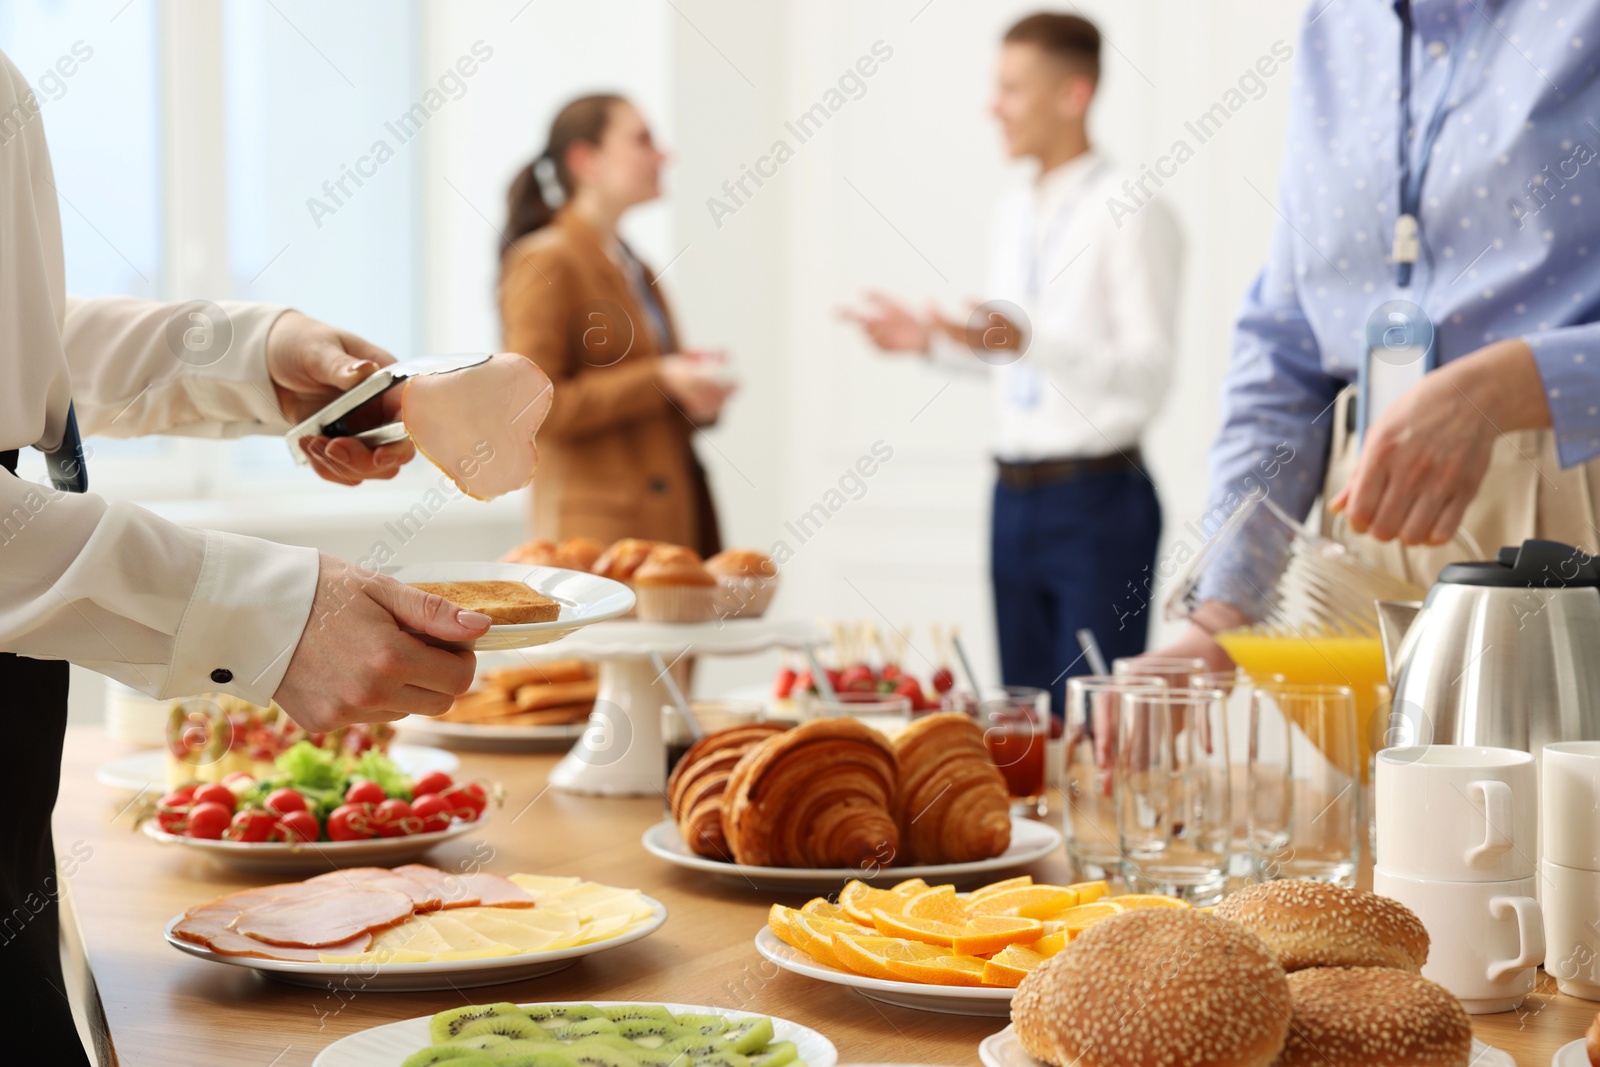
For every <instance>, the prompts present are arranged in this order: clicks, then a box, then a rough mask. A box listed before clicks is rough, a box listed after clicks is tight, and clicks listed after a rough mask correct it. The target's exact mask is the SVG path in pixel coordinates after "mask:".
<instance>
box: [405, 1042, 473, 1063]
mask: <svg viewBox="0 0 1600 1067" xmlns="http://www.w3.org/2000/svg"><path fill="white" fill-rule="evenodd" d="M493 1062H494V1061H493V1060H491V1059H489V1058H488V1057H487V1056H486V1055H484V1054H483V1053H482V1052H480V1051H478V1050H477V1049H472V1048H467V1047H466V1046H464V1045H454V1044H452V1045H434V1046H433V1047H432V1048H425V1049H423V1050H422V1051H421V1052H413V1053H412V1054H411V1055H409V1056H407V1057H406V1058H405V1059H404V1060H403V1061H401V1064H400V1067H433V1065H434V1064H436V1063H454V1064H458V1065H461V1067H467V1065H471V1067H478V1065H481V1064H489V1063H493Z"/></svg>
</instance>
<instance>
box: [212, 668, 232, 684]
mask: <svg viewBox="0 0 1600 1067" xmlns="http://www.w3.org/2000/svg"><path fill="white" fill-rule="evenodd" d="M211 680H212V681H213V682H216V683H217V684H218V685H227V684H228V683H229V682H231V681H233V672H232V671H230V670H229V669H228V668H226V667H218V668H217V669H216V670H214V671H212V672H211Z"/></svg>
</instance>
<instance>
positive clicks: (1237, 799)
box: [1189, 667, 1254, 878]
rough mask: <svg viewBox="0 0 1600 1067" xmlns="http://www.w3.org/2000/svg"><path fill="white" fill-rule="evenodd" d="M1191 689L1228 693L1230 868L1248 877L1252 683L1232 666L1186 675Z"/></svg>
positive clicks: (1237, 875) (1234, 872)
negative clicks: (1230, 785)
mask: <svg viewBox="0 0 1600 1067" xmlns="http://www.w3.org/2000/svg"><path fill="white" fill-rule="evenodd" d="M1189 684H1190V686H1192V687H1193V688H1195V689H1220V690H1222V691H1223V692H1224V693H1226V694H1228V745H1229V748H1230V750H1231V751H1229V753H1228V760H1229V767H1230V772H1231V775H1232V779H1233V860H1232V863H1233V867H1232V871H1231V872H1230V873H1232V874H1233V875H1235V876H1236V877H1239V878H1249V877H1250V876H1251V875H1252V874H1253V873H1254V868H1253V867H1252V866H1251V865H1250V820H1249V813H1250V801H1249V796H1248V790H1249V786H1250V777H1249V774H1248V773H1247V771H1248V767H1249V760H1248V755H1249V753H1248V749H1249V745H1250V694H1251V690H1252V685H1253V683H1252V682H1251V680H1250V676H1249V675H1248V674H1246V673H1245V672H1244V671H1242V670H1240V669H1239V668H1237V667H1235V668H1233V669H1232V670H1227V671H1203V672H1201V673H1199V674H1192V675H1190V676H1189Z"/></svg>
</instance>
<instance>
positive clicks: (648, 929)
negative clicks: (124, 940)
mask: <svg viewBox="0 0 1600 1067" xmlns="http://www.w3.org/2000/svg"><path fill="white" fill-rule="evenodd" d="M644 900H645V903H647V904H649V905H650V907H651V909H652V914H651V916H650V918H648V919H646V920H645V921H644V922H642V923H640V924H639V925H637V926H635V927H633V928H632V929H630V930H627V931H625V932H624V933H620V934H617V935H616V936H615V937H608V938H606V939H605V940H603V941H592V942H590V943H589V944H586V945H572V946H569V947H567V948H558V949H552V950H551V951H549V952H524V953H521V954H519V955H515V956H490V957H487V958H484V959H472V960H438V961H432V962H428V963H306V962H301V961H299V960H269V959H263V958H261V957H259V956H226V955H223V954H222V953H220V952H213V951H212V950H211V949H209V948H206V947H205V946H204V945H197V944H194V943H193V942H190V941H185V940H184V939H183V938H181V937H179V936H178V935H177V934H175V933H173V932H172V928H173V927H175V926H177V925H178V923H180V922H182V921H183V916H182V915H178V916H175V917H174V918H173V920H172V921H171V922H169V923H168V924H167V928H166V937H167V944H169V945H171V946H172V947H173V948H175V949H177V950H178V951H179V952H183V953H187V954H188V955H190V956H194V957H195V958H196V959H202V960H209V961H210V962H212V963H225V964H228V965H230V966H233V967H245V968H248V969H250V970H252V971H259V972H261V973H262V974H264V975H266V976H267V977H269V978H275V979H277V980H278V981H280V982H287V983H288V984H290V985H298V986H311V987H312V988H313V989H344V990H352V991H362V992H366V991H370V992H374V993H381V992H420V991H428V990H437V991H444V990H451V989H453V990H461V989H470V988H472V987H475V986H486V985H500V984H501V983H503V982H520V981H523V980H524V979H527V978H538V977H540V976H542V975H546V974H554V973H555V972H556V971H562V970H565V969H567V968H568V967H571V966H572V965H573V964H574V963H576V962H578V960H580V959H582V958H583V957H585V956H592V955H594V954H595V953H596V952H604V951H606V950H607V949H612V948H617V947H619V946H621V945H626V944H629V943H630V942H634V941H638V940H639V939H640V938H644V937H649V936H650V935H651V934H653V933H655V932H656V931H657V930H659V929H661V924H662V923H665V922H666V921H667V908H666V905H665V904H662V903H661V902H660V901H659V900H654V899H652V898H650V897H645V898H644ZM488 999H491V1000H493V999H497V998H492V997H491V998H488ZM427 1034H428V1026H427V1020H426V1019H424V1020H423V1026H422V1035H423V1036H422V1041H421V1042H420V1043H418V1044H417V1045H415V1046H414V1047H412V1048H410V1049H407V1051H406V1053H405V1054H406V1055H410V1054H411V1053H412V1052H415V1051H417V1049H419V1048H422V1047H423V1046H425V1045H427V1044H428V1037H427ZM317 1062H318V1063H321V1062H322V1060H321V1058H318V1060H317ZM337 1062H344V1061H337ZM351 1062H362V1063H368V1062H371V1063H378V1062H382V1063H384V1064H385V1067H392V1065H393V1064H395V1063H398V1062H399V1061H398V1060H382V1061H379V1060H370V1061H369V1060H361V1061H351Z"/></svg>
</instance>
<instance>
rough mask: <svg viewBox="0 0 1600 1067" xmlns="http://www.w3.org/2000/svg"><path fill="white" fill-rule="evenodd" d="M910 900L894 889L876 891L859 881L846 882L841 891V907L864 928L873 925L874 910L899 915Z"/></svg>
mask: <svg viewBox="0 0 1600 1067" xmlns="http://www.w3.org/2000/svg"><path fill="white" fill-rule="evenodd" d="M910 899H911V898H910V897H909V896H907V895H906V894H904V893H896V892H895V891H894V890H892V889H874V888H872V887H871V886H870V885H868V884H867V883H865V882H858V881H850V882H846V883H845V887H844V888H843V889H841V890H839V907H841V908H843V909H844V910H845V911H846V912H847V913H849V916H850V918H852V919H854V920H855V921H856V922H858V923H860V924H861V925H863V926H871V925H872V912H873V910H874V909H882V910H883V911H886V912H889V913H890V914H891V915H893V914H898V913H899V912H900V910H901V909H902V908H904V907H905V906H906V901H907V900H910Z"/></svg>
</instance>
